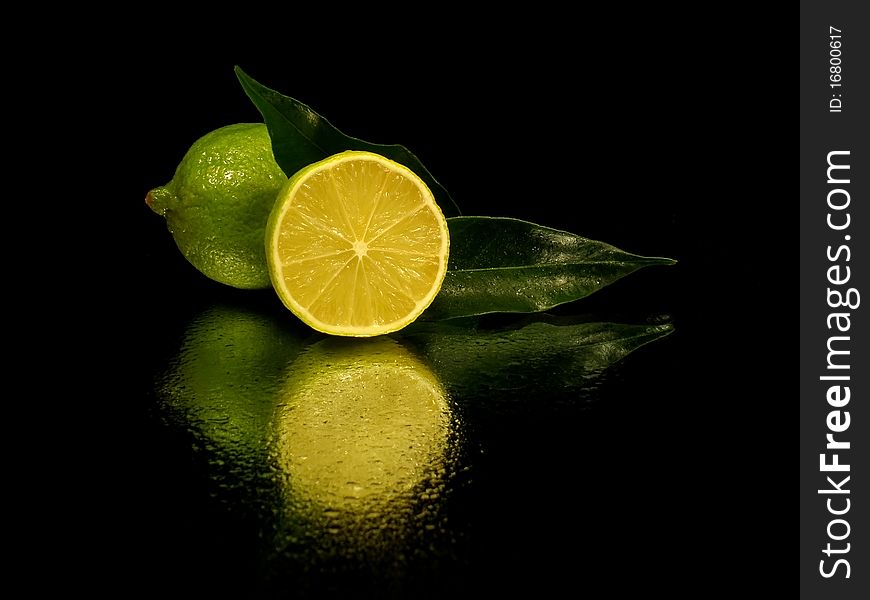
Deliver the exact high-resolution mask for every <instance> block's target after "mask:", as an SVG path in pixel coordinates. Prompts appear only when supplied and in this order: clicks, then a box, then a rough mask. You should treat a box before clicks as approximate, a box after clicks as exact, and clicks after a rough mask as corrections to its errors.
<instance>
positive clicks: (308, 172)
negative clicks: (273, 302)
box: [266, 151, 450, 336]
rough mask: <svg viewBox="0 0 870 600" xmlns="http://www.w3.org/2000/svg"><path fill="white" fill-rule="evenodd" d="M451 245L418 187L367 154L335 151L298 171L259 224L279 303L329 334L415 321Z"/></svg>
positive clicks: (386, 329)
mask: <svg viewBox="0 0 870 600" xmlns="http://www.w3.org/2000/svg"><path fill="white" fill-rule="evenodd" d="M449 246H450V239H449V235H448V231H447V221H446V220H445V219H444V215H443V214H442V212H441V209H440V208H438V205H437V204H436V203H435V198H434V196H433V195H432V192H431V191H430V190H429V188H428V187H427V186H426V184H425V183H424V182H423V181H422V180H421V179H420V178H419V177H418V176H417V175H415V174H414V173H413V172H412V171H411V170H410V169H408V168H407V167H405V166H403V165H401V164H399V163H396V162H394V161H392V160H389V159H388V158H385V157H383V156H380V155H378V154H374V153H371V152H360V151H348V152H342V153H340V154H336V155H334V156H331V157H329V158H326V159H324V160H322V161H320V162H317V163H314V164H312V165H309V166H307V167H305V168H304V169H302V170H300V171H299V172H298V173H296V174H295V175H293V177H291V178H290V180H289V181H288V182H287V184H286V185H285V186H284V188H283V189H282V191H281V192H280V193H279V194H278V198H277V200H276V202H275V205H274V207H273V209H272V212H271V214H270V216H269V222H268V224H267V227H266V258H267V261H268V264H269V274H270V277H271V280H272V285H273V287H274V288H275V290H276V292H277V293H278V295H279V297H280V298H281V300H282V302H283V303H284V304H285V305H286V306H287V308H289V309H290V310H291V311H293V313H295V314H296V316H298V317H299V318H300V319H301V320H302V321H304V322H305V323H307V324H308V325H309V326H311V327H313V328H314V329H316V330H318V331H322V332H324V333H328V334H332V335H346V336H373V335H380V334H383V333H390V332H392V331H397V330H399V329H401V328H402V327H404V326H406V325H408V324H409V323H411V322H412V321H414V319H416V318H417V317H418V316H419V315H420V314H421V313H422V312H423V311H424V310H425V309H426V307H428V306H429V304H430V303H431V302H432V300H433V299H434V298H435V296H436V294H437V293H438V291H439V290H440V289H441V283H442V282H443V281H444V274H445V273H446V271H447V256H448V251H449Z"/></svg>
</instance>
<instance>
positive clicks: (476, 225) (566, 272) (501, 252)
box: [424, 217, 675, 319]
mask: <svg viewBox="0 0 870 600" xmlns="http://www.w3.org/2000/svg"><path fill="white" fill-rule="evenodd" d="M447 224H448V226H449V228H450V261H449V263H448V268H447V275H446V277H445V278H444V283H443V285H442V286H441V291H440V292H439V293H438V296H436V298H435V300H434V302H432V305H431V306H430V307H429V308H428V309H427V310H426V312H425V313H424V314H425V317H426V319H451V318H454V317H462V316H469V315H480V314H485V313H492V312H540V311H544V310H547V309H550V308H552V307H554V306H557V305H559V304H563V303H565V302H571V301H572V300H577V299H579V298H583V297H585V296H588V295H589V294H591V293H593V292H595V291H597V290H599V289H601V288H603V287H605V286H607V285H609V284H611V283H613V282H614V281H616V280H617V279H620V278H621V277H625V276H626V275H628V274H629V273H631V272H633V271H636V270H637V269H640V268H641V267H646V266H649V265H670V264H673V263H674V262H675V261H673V260H671V259H669V258H650V257H643V256H637V255H635V254H629V253H628V252H623V251H622V250H619V249H618V248H614V247H613V246H611V245H609V244H605V243H603V242H597V241H595V240H590V239H587V238H584V237H581V236H579V235H575V234H573V233H568V232H566V231H559V230H557V229H550V228H549V227H543V226H541V225H536V224H534V223H529V222H527V221H521V220H518V219H509V218H501V217H454V218H451V219H447Z"/></svg>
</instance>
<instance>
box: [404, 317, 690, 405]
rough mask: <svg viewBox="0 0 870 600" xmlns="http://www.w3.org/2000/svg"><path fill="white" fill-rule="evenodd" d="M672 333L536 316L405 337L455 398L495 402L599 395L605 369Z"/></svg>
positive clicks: (432, 328) (440, 327)
mask: <svg viewBox="0 0 870 600" xmlns="http://www.w3.org/2000/svg"><path fill="white" fill-rule="evenodd" d="M673 330H674V328H673V325H671V324H670V323H659V324H654V325H631V324H622V323H588V322H587V323H576V322H573V319H572V318H565V317H553V316H549V315H534V316H532V317H531V318H530V320H529V321H527V322H525V323H521V324H519V325H517V326H514V327H511V328H504V329H497V330H486V329H476V328H473V327H461V326H455V327H454V326H450V325H449V324H447V323H444V322H439V323H420V324H414V325H412V326H411V327H409V328H408V329H407V330H405V331H403V332H402V334H401V338H402V339H403V340H404V341H405V342H406V343H409V344H410V345H412V346H414V347H415V348H416V349H417V350H418V351H419V352H420V354H421V355H422V356H423V357H424V358H425V359H426V361H427V362H428V363H429V364H430V365H431V366H432V368H433V370H434V371H435V372H436V373H437V374H438V376H439V377H440V378H441V380H442V382H443V383H444V385H446V386H447V387H448V389H449V390H450V392H451V393H452V394H454V395H455V396H458V397H464V398H469V397H474V398H485V399H487V400H485V401H486V402H495V400H496V399H497V398H503V397H505V394H506V393H507V392H516V394H515V396H516V397H518V398H520V399H524V398H526V397H528V395H529V394H530V393H534V394H545V393H549V392H553V393H561V392H562V391H564V390H568V391H571V392H576V391H577V390H579V389H580V388H583V389H590V390H592V391H594V389H595V385H596V381H597V379H598V377H600V376H601V375H602V374H603V373H604V372H605V370H606V369H607V368H608V367H610V366H611V365H613V364H614V363H616V362H618V361H620V360H621V359H623V358H625V357H626V356H627V355H628V354H629V353H631V352H633V351H634V350H636V349H638V348H640V347H641V346H643V345H645V344H648V343H650V342H652V341H655V340H657V339H659V338H662V337H665V336H666V335H668V334H670V333H672V332H673ZM492 392H498V393H497V394H493V393H492Z"/></svg>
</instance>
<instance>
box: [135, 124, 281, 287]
mask: <svg viewBox="0 0 870 600" xmlns="http://www.w3.org/2000/svg"><path fill="white" fill-rule="evenodd" d="M286 181H287V178H286V176H285V175H284V172H283V171H281V169H280V167H278V164H277V163H276V162H275V159H274V158H273V156H272V142H271V140H270V138H269V133H268V131H267V130H266V126H265V125H264V124H262V123H239V124H236V125H228V126H227V127H221V128H220V129H216V130H215V131H212V132H211V133H208V134H206V135H204V136H203V137H201V138H200V139H198V140H197V141H196V142H194V144H193V145H192V146H191V147H190V150H188V151H187V154H185V155H184V158H183V159H182V160H181V163H180V164H179V165H178V168H177V169H176V171H175V176H174V177H173V178H172V181H170V182H169V183H167V184H166V185H165V186H163V187H158V188H156V189H153V190H151V192H149V193H148V196H147V197H146V198H145V201H146V203H147V204H148V206H150V207H151V209H152V210H153V211H154V212H156V213H157V214H159V215H162V216H164V217H166V224H167V226H168V227H169V231H171V232H172V236H173V237H174V238H175V243H176V244H177V245H178V248H179V250H181V252H182V254H184V256H185V258H187V260H189V261H190V263H191V264H192V265H193V266H194V267H196V268H197V269H199V270H200V271H202V272H203V273H204V274H205V275H207V276H208V277H210V278H211V279H214V280H216V281H220V282H221V283H225V284H227V285H231V286H233V287H238V288H268V287H269V286H270V281H269V271H268V269H267V267H266V256H265V252H264V249H263V236H264V231H265V228H266V220H267V219H268V217H269V211H270V210H272V205H273V204H274V202H275V197H276V196H277V193H278V190H280V189H281V186H282V185H283V184H284V183H285V182H286Z"/></svg>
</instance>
